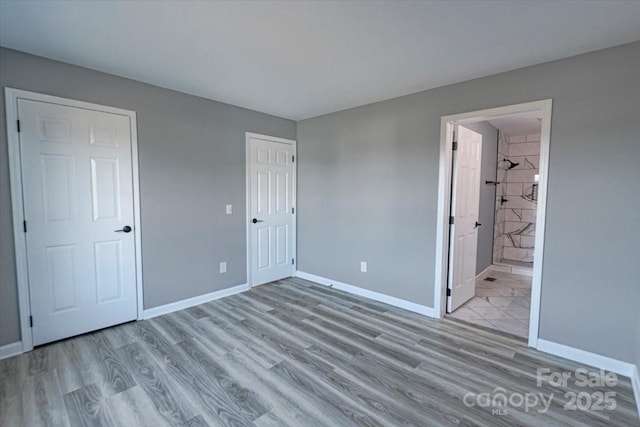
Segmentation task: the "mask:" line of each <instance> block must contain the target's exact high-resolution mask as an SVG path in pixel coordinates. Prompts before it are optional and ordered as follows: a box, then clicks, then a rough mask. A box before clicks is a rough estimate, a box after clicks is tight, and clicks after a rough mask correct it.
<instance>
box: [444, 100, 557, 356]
mask: <svg viewBox="0 0 640 427" xmlns="http://www.w3.org/2000/svg"><path fill="white" fill-rule="evenodd" d="M551 109H552V100H551V99H545V100H541V101H533V102H526V103H523V104H516V105H508V106H505V107H498V108H490V109H486V110H479V111H471V112H467V113H461V114H453V115H449V116H443V117H442V118H441V124H440V171H439V175H438V211H437V212H438V218H437V229H436V233H437V235H436V265H435V286H434V306H435V312H436V313H437V317H442V316H444V310H445V308H446V304H445V301H444V297H445V295H446V292H444V289H446V286H447V254H448V251H449V232H448V231H449V221H448V220H449V215H450V212H449V210H450V200H451V185H450V180H451V146H452V128H453V124H461V123H471V122H479V121H486V120H489V119H494V118H498V117H505V116H510V115H514V114H519V113H526V112H531V111H540V113H541V114H542V123H541V138H540V180H539V182H538V209H537V215H536V234H535V242H536V245H535V249H534V259H535V262H534V267H533V280H532V287H531V314H530V321H529V325H530V326H529V346H530V347H537V341H538V333H539V325H540V294H541V289H542V262H543V258H542V255H543V253H544V231H545V216H546V210H547V208H546V204H547V176H548V165H549V142H550V139H551Z"/></svg>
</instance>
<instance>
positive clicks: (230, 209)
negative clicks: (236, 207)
mask: <svg viewBox="0 0 640 427" xmlns="http://www.w3.org/2000/svg"><path fill="white" fill-rule="evenodd" d="M226 212H227V215H231V214H232V213H233V206H232V205H227V209H226Z"/></svg>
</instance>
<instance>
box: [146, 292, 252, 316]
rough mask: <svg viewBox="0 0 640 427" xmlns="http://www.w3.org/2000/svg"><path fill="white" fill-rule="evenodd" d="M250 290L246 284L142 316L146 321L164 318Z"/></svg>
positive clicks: (155, 310) (149, 310) (169, 305)
mask: <svg viewBox="0 0 640 427" xmlns="http://www.w3.org/2000/svg"><path fill="white" fill-rule="evenodd" d="M249 289H251V287H250V286H249V285H248V284H246V283H245V284H243V285H238V286H234V287H232V288H227V289H222V290H220V291H215V292H211V293H208V294H204V295H199V296H197V297H193V298H187V299H183V300H180V301H176V302H172V303H170V304H165V305H161V306H159V307H153V308H150V309H148V310H145V311H144V312H143V314H142V318H143V319H145V320H146V319H151V318H152V317H157V316H162V315H163V314H168V313H173V312H174V311H178V310H184V309H185V308H189V307H193V306H195V305H200V304H204V303H206V302H209V301H214V300H217V299H220V298H224V297H228V296H231V295H235V294H239V293H242V292H245V291H248V290H249Z"/></svg>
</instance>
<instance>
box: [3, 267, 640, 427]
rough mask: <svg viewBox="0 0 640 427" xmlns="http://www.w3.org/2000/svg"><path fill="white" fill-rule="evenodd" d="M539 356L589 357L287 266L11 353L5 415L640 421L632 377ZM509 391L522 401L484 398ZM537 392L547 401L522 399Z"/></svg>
mask: <svg viewBox="0 0 640 427" xmlns="http://www.w3.org/2000/svg"><path fill="white" fill-rule="evenodd" d="M537 368H549V369H550V370H551V371H552V372H561V373H562V372H570V373H573V372H574V371H575V369H577V368H585V367H584V366H581V365H579V364H576V363H573V362H570V361H567V360H564V359H560V358H557V357H553V356H550V355H546V354H543V353H539V352H537V351H535V350H532V349H529V348H527V347H526V345H525V342H524V341H523V340H521V339H519V338H517V337H514V336H511V335H507V334H504V333H500V332H496V331H492V330H489V329H485V328H482V327H477V326H473V325H469V324H466V323H464V322H460V321H456V320H448V319H445V320H441V321H438V320H434V319H429V318H426V317H423V316H420V315H417V314H414V313H410V312H407V311H404V310H401V309H398V308H395V307H391V306H388V305H385V304H382V303H378V302H375V301H371V300H367V299H364V298H360V297H357V296H354V295H350V294H346V293H343V292H340V291H337V290H334V289H331V288H326V287H323V286H320V285H317V284H314V283H312V282H308V281H304V280H300V279H286V280H282V281H278V282H274V283H271V284H268V285H264V286H260V287H257V288H254V289H253V290H251V291H250V292H246V293H243V294H239V295H235V296H231V297H228V298H224V299H221V300H217V301H214V302H211V303H207V304H203V305H200V306H197V307H193V308H190V309H187V310H183V311H179V312H175V313H171V314H168V315H165V316H161V317H157V318H154V319H151V320H146V321H142V322H133V323H128V324H125V325H120V326H117V327H114V328H109V329H105V330H102V331H98V332H94V333H91V334H87V335H83V336H79V337H75V338H71V339H68V340H64V341H60V342H56V343H53V344H50V345H46V346H42V347H39V348H37V349H35V350H34V351H32V352H30V353H28V354H24V355H21V356H17V357H13V358H10V359H6V360H2V361H0V426H3V427H4V426H39V425H47V426H83V425H105V426H138V425H140V426H154V427H155V426H183V425H190V426H205V425H212V426H218V425H220V426H223V425H224V426H226V425H232V426H246V425H255V426H287V425H288V426H296V427H299V426H348V425H365V426H398V425H415V426H449V425H483V426H508V425H540V426H553V425H563V426H564V425H572V426H573V425H575V426H583V425H584V426H598V425H602V426H634V425H640V421H639V418H638V414H637V411H636V408H635V403H634V398H633V391H632V388H631V384H630V382H629V380H628V378H624V377H619V379H618V384H617V386H615V387H604V386H603V387H593V388H584V387H578V386H576V385H575V379H574V380H573V381H571V380H570V381H569V382H568V384H567V386H565V387H562V386H554V385H551V384H548V383H544V384H542V385H541V386H540V387H538V386H537V385H536V369H537ZM587 369H588V370H589V371H590V372H595V369H593V368H587ZM606 391H609V392H615V396H614V398H615V403H616V407H615V410H604V411H591V410H588V411H585V410H565V409H563V407H564V405H565V404H567V403H568V402H569V403H570V400H571V399H570V397H571V393H576V395H577V394H578V393H580V392H588V394H589V396H592V394H593V393H597V392H606ZM469 393H471V394H469ZM483 393H484V394H483ZM500 393H503V395H505V396H507V397H511V398H512V402H511V404H509V405H508V406H502V407H486V406H483V405H482V404H481V403H483V396H484V397H487V396H489V397H490V399H491V398H493V397H494V396H496V395H499V394H500ZM527 393H535V394H536V396H539V394H540V393H542V394H543V395H544V397H545V399H550V401H551V403H550V407H549V409H548V411H546V412H544V413H541V412H539V410H540V411H541V410H542V409H543V405H542V403H539V404H538V405H537V406H535V407H531V408H529V410H525V407H524V406H522V405H520V403H521V401H520V400H519V397H520V396H528V397H529V398H530V399H532V398H533V397H532V395H527ZM565 393H569V395H566V394H565ZM465 396H466V398H465ZM513 396H515V397H513ZM465 402H466V404H465ZM497 402H498V403H499V402H500V401H499V400H498V401H497ZM579 403H580V402H579ZM582 403H584V399H583V402H582ZM471 405H473V406H471ZM496 409H498V410H501V411H498V412H496Z"/></svg>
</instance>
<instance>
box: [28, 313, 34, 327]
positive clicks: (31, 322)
mask: <svg viewBox="0 0 640 427" xmlns="http://www.w3.org/2000/svg"><path fill="white" fill-rule="evenodd" d="M29 327H31V328H33V316H29Z"/></svg>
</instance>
